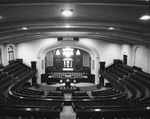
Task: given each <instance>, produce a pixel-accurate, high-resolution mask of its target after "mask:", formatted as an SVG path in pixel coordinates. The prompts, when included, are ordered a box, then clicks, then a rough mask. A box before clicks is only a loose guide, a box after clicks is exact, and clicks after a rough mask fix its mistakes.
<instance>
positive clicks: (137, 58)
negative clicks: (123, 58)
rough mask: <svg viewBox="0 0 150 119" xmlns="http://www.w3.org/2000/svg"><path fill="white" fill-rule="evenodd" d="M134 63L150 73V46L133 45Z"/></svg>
mask: <svg viewBox="0 0 150 119" xmlns="http://www.w3.org/2000/svg"><path fill="white" fill-rule="evenodd" d="M132 52H133V65H135V66H138V67H140V68H142V70H143V71H145V72H148V73H150V67H149V66H150V62H149V60H150V47H146V46H133V50H132Z"/></svg>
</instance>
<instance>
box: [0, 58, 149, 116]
mask: <svg viewBox="0 0 150 119" xmlns="http://www.w3.org/2000/svg"><path fill="white" fill-rule="evenodd" d="M35 75H36V71H35V70H32V69H31V68H30V67H27V66H26V65H24V64H22V63H20V62H16V61H15V62H12V63H10V64H9V65H8V66H6V67H3V68H1V71H0V119H10V118H11V119H31V118H32V119H59V118H60V113H61V112H62V109H63V107H64V106H65V104H67V105H68V104H69V105H71V106H72V107H73V110H74V112H75V113H76V119H149V118H150V115H149V113H150V74H147V73H145V72H142V71H138V70H135V69H133V68H132V67H129V66H127V65H124V64H121V63H119V64H115V65H113V66H111V67H109V68H106V69H105V70H103V71H101V72H100V75H101V76H103V77H104V78H105V79H107V80H108V81H109V82H110V83H111V84H112V85H113V87H109V88H106V89H104V90H102V89H97V90H93V91H74V92H71V97H70V98H69V99H68V98H67V99H66V97H65V94H64V92H62V91H60V90H59V91H57V90H56V91H46V90H39V89H36V88H33V87H28V86H25V85H24V83H25V82H27V81H28V80H30V79H31V78H32V77H33V76H35ZM68 102H69V103H68Z"/></svg>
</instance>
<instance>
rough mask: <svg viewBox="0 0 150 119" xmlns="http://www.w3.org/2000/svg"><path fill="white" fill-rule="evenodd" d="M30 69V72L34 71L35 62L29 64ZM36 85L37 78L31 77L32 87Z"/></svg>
mask: <svg viewBox="0 0 150 119" xmlns="http://www.w3.org/2000/svg"><path fill="white" fill-rule="evenodd" d="M31 68H32V70H36V61H32V62H31ZM36 84H37V77H36V76H33V77H32V85H33V86H35V85H36Z"/></svg>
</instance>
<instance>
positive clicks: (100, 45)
mask: <svg viewBox="0 0 150 119" xmlns="http://www.w3.org/2000/svg"><path fill="white" fill-rule="evenodd" d="M80 41H81V42H83V43H85V44H90V45H92V46H93V47H95V49H96V50H97V51H98V53H99V56H100V61H105V62H106V66H107V65H109V64H111V63H112V62H113V59H120V58H121V45H120V44H116V43H110V42H105V41H100V40H95V39H86V38H82V39H80Z"/></svg>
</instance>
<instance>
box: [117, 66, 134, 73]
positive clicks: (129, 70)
mask: <svg viewBox="0 0 150 119" xmlns="http://www.w3.org/2000/svg"><path fill="white" fill-rule="evenodd" d="M118 66H119V67H121V68H123V69H125V70H126V71H128V72H130V73H133V72H134V69H133V68H131V67H129V66H128V65H123V64H118Z"/></svg>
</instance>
